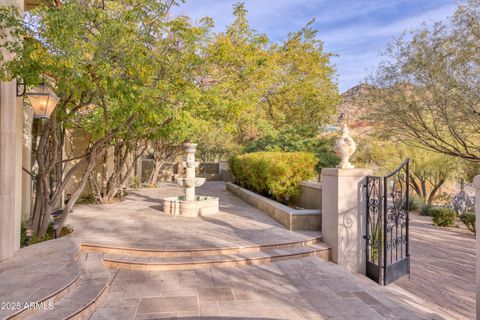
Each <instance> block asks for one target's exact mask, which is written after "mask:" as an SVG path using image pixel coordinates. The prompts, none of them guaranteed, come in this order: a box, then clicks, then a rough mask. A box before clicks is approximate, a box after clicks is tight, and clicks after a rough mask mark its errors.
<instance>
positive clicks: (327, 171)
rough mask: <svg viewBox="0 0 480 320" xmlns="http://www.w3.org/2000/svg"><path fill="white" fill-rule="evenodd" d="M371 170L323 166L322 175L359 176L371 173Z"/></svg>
mask: <svg viewBox="0 0 480 320" xmlns="http://www.w3.org/2000/svg"><path fill="white" fill-rule="evenodd" d="M372 174H373V171H372V170H371V169H360V168H358V169H357V168H354V169H341V168H323V169H322V176H331V177H361V176H368V175H372Z"/></svg>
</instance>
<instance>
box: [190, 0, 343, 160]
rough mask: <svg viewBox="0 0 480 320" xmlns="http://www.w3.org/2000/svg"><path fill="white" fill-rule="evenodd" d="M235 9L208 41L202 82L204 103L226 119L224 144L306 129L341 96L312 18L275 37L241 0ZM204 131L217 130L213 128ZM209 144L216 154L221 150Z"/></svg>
mask: <svg viewBox="0 0 480 320" xmlns="http://www.w3.org/2000/svg"><path fill="white" fill-rule="evenodd" d="M233 13H234V16H235V20H234V22H233V23H232V24H231V25H230V26H228V27H227V29H226V31H225V32H222V33H219V34H217V35H215V37H214V38H213V41H212V42H211V43H209V44H208V47H207V49H206V64H205V72H204V75H205V76H204V77H203V78H202V82H201V83H202V84H203V87H204V90H205V92H206V93H207V94H206V96H205V98H204V99H205V103H206V105H208V106H209V108H210V110H218V111H219V112H223V113H224V114H225V117H224V119H227V118H228V119H229V120H230V121H228V122H220V123H218V124H219V126H221V128H222V129H221V131H223V132H225V134H224V135H222V136H221V139H220V141H221V142H222V144H223V145H228V146H229V147H228V148H226V149H230V150H233V151H237V150H238V148H237V147H236V146H246V145H250V144H255V141H257V140H259V143H263V142H262V140H265V139H266V140H269V139H271V138H272V137H279V138H280V137H281V135H282V134H283V133H287V132H288V131H291V130H292V128H299V131H298V132H297V133H301V132H306V131H309V130H311V128H318V127H320V126H321V125H322V124H324V123H325V122H327V121H328V120H329V116H330V115H331V114H333V113H334V111H335V105H336V104H337V102H338V99H339V95H338V88H337V84H336V81H335V80H336V78H335V77H336V73H335V69H334V67H333V66H332V64H331V62H330V58H331V56H332V55H331V54H329V53H325V52H324V50H323V44H322V42H321V41H319V40H317V39H316V31H315V30H314V29H313V28H312V27H311V26H312V22H310V23H309V24H307V26H305V27H304V28H302V29H301V30H300V31H298V32H293V33H290V34H289V36H288V38H287V39H286V40H285V41H283V42H281V43H275V42H272V41H271V40H270V39H268V37H267V36H266V35H264V34H260V33H258V32H256V31H255V30H253V29H252V28H251V27H250V25H249V23H248V20H247V10H246V8H245V6H244V5H243V4H242V3H239V4H236V5H235V6H234V11H233ZM302 128H305V130H302ZM287 134H288V133H287ZM208 135H212V136H214V135H216V136H220V135H219V134H218V133H215V131H213V132H209V133H208ZM309 137H310V136H304V137H302V139H308V138H309ZM226 139H229V141H226ZM206 147H207V146H206V145H201V146H199V150H202V149H205V150H207V148H206ZM208 149H209V150H211V152H210V153H212V152H215V153H217V154H220V153H224V151H223V150H225V149H223V150H222V151H219V150H218V148H211V147H209V148H208Z"/></svg>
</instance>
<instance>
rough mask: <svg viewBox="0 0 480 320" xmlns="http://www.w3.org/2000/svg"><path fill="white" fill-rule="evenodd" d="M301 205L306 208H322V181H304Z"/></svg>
mask: <svg viewBox="0 0 480 320" xmlns="http://www.w3.org/2000/svg"><path fill="white" fill-rule="evenodd" d="M300 185H301V187H302V195H301V196H300V204H299V205H300V207H302V208H304V209H322V184H321V183H320V182H313V181H302V183H301V184H300Z"/></svg>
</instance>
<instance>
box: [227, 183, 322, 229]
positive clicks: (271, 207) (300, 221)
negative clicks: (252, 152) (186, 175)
mask: <svg viewBox="0 0 480 320" xmlns="http://www.w3.org/2000/svg"><path fill="white" fill-rule="evenodd" d="M227 190H228V191H230V192H231V193H233V194H234V195H236V196H237V197H239V198H240V199H242V200H244V201H245V202H247V203H249V204H250V205H252V206H254V207H255V208H257V209H259V210H262V211H263V212H265V213H266V214H268V215H269V216H271V217H272V218H274V219H275V220H277V221H278V222H280V223H281V224H282V225H283V226H285V227H286V228H287V229H288V230H321V228H322V211H321V210H320V209H302V210H296V209H293V208H290V207H287V206H285V205H283V204H281V203H278V202H276V201H273V200H271V199H268V198H266V197H264V196H261V195H259V194H257V193H255V192H252V191H250V190H247V189H245V188H242V187H240V186H237V185H236V184H233V183H231V182H227Z"/></svg>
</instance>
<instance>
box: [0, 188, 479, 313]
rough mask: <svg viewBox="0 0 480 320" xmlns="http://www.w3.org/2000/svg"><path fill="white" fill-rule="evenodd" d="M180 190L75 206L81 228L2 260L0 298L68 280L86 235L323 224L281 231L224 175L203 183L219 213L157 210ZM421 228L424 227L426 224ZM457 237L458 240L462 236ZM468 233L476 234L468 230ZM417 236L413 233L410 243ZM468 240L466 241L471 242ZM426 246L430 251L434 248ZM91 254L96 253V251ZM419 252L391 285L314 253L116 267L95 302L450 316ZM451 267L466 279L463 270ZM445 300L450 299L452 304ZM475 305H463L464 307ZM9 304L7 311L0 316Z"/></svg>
mask: <svg viewBox="0 0 480 320" xmlns="http://www.w3.org/2000/svg"><path fill="white" fill-rule="evenodd" d="M181 193H182V190H181V189H180V188H179V187H176V186H175V185H173V184H164V185H163V186H162V187H161V188H159V189H144V190H141V191H136V192H130V194H129V195H128V197H127V199H126V201H124V202H121V203H117V204H112V205H103V206H102V205H83V206H77V207H75V210H74V212H73V213H72V214H71V216H70V217H69V219H68V221H67V223H69V224H71V225H72V226H73V227H74V229H75V232H74V233H73V234H72V235H70V236H68V237H65V238H61V239H57V240H53V241H48V242H44V243H41V244H37V245H34V246H31V247H28V248H25V249H22V250H20V251H19V252H18V253H17V254H16V256H15V257H14V258H13V259H11V260H9V261H6V262H3V263H0V281H1V282H0V283H1V286H0V302H7V301H11V302H16V301H21V302H33V301H37V299H39V297H40V296H41V295H45V296H46V295H48V294H51V293H53V292H55V291H56V290H59V289H61V288H63V286H65V284H66V283H67V284H68V283H69V281H72V279H75V276H76V275H78V265H77V261H75V260H74V255H75V252H76V250H77V249H78V247H79V245H80V244H81V243H91V244H97V245H107V246H117V247H118V246H120V247H129V248H143V249H156V250H174V249H176V250H181V249H194V248H195V249H200V248H225V247H228V248H231V247H239V246H255V245H269V244H278V243H287V242H296V241H303V240H306V239H313V238H316V237H318V236H319V235H320V233H319V232H290V231H287V230H285V229H284V228H283V227H282V226H281V225H280V224H278V223H277V222H275V221H274V220H273V219H271V218H270V217H269V216H267V215H265V214H263V213H262V212H260V211H258V210H257V209H255V208H253V207H251V206H249V205H248V204H246V203H245V202H243V201H242V200H240V199H238V198H236V197H235V196H233V195H231V194H229V193H228V192H226V191H225V185H224V183H222V182H208V183H207V184H206V185H205V186H204V187H202V188H200V190H199V192H198V193H199V194H209V195H215V196H219V197H220V204H221V208H220V210H221V212H220V213H219V214H216V215H212V216H211V217H203V218H181V217H172V216H170V215H166V214H164V213H163V212H161V211H160V210H159V208H160V202H159V199H161V198H163V197H166V196H173V195H179V194H181ZM425 228H428V227H425ZM435 230H436V229H435ZM435 230H434V232H436V231H435ZM414 232H415V231H412V234H413V233H414ZM418 232H419V233H420V234H421V233H422V232H424V231H422V230H420V231H418ZM442 232H444V230H441V232H439V233H438V234H437V233H433V234H431V235H430V237H433V238H428V237H426V238H425V239H424V240H418V241H430V242H431V241H432V240H433V241H436V243H435V244H434V245H435V246H437V244H438V242H440V240H441V239H443V233H442ZM452 237H453V238H454V239H456V237H457V236H452ZM418 239H420V238H418ZM465 239H467V240H466V241H472V240H471V236H470V238H469V236H468V235H465ZM415 241H417V240H415V238H413V240H412V242H413V243H415ZM455 241H459V242H458V243H456V242H455V244H450V243H449V244H448V245H445V247H444V250H445V251H444V254H445V255H453V256H455V255H456V254H457V253H458V252H457V253H456V252H453V253H452V252H451V251H452V250H453V251H455V249H459V247H460V242H461V239H460V238H458V239H457V240H455ZM466 243H467V245H469V243H470V242H466ZM432 245H433V244H432ZM442 248H443V247H442ZM416 250H417V249H415V248H412V254H413V255H415V256H416V257H421V256H422V255H423V254H424V252H423V251H421V250H420V251H417V252H416ZM415 252H416V253H415ZM425 252H430V253H431V252H432V250H426V251H425ZM89 254H92V255H94V256H92V259H94V260H95V259H96V258H95V255H96V254H95V253H89ZM100 258H101V257H98V259H100ZM430 258H431V260H428V259H427V257H425V258H422V260H419V262H418V265H419V266H423V267H424V268H425V266H424V263H431V264H433V265H434V264H435V263H438V264H440V263H441V262H436V260H435V256H431V257H430ZM459 259H460V260H461V259H462V257H461V256H459V257H458V258H455V259H454V260H455V261H456V262H457V264H455V265H449V264H443V263H442V265H443V267H442V268H444V271H443V275H445V276H448V275H449V272H448V270H449V269H450V268H452V267H462V262H461V261H458V260H459ZM416 261H417V260H415V258H414V259H413V260H412V278H413V277H415V279H416V280H415V283H413V281H412V282H408V281H407V280H405V279H404V280H401V282H399V283H400V284H399V285H398V286H397V285H394V286H389V287H387V288H384V287H380V286H378V285H376V284H375V283H373V282H372V281H370V280H369V279H366V278H365V277H363V276H361V275H352V274H350V273H348V272H346V271H344V270H343V269H342V268H341V267H340V266H338V265H335V264H333V263H330V262H324V261H322V260H320V259H319V258H317V257H306V258H297V259H294V260H286V261H278V262H272V263H267V264H264V265H256V266H246V267H239V268H206V269H197V270H174V271H173V270H172V271H127V270H120V271H118V270H110V272H111V277H112V279H113V282H112V285H111V287H110V290H109V291H108V292H106V291H105V295H102V299H103V298H105V299H106V300H105V301H104V303H103V304H101V303H100V301H98V305H97V303H95V305H97V306H100V308H98V309H97V311H96V312H95V313H94V314H93V316H92V319H157V318H182V319H202V318H205V319H219V318H221V319H241V318H249V319H259V318H261V319H442V318H444V317H445V318H451V319H454V318H455V317H454V316H452V314H453V313H454V312H455V311H458V310H457V309H455V308H456V307H455V306H454V307H453V309H452V314H450V313H449V312H444V310H442V309H440V308H438V306H437V305H435V304H433V303H431V302H436V303H437V304H441V303H442V301H437V300H435V298H436V295H435V294H434V290H433V289H432V290H430V291H428V290H423V286H424V284H422V283H428V281H430V282H435V280H437V282H438V285H437V287H438V288H441V287H440V286H441V284H442V281H438V279H436V278H435V275H434V273H431V272H430V273H428V276H424V275H423V274H422V273H423V271H419V273H417V271H416V270H419V269H415V268H416V267H415V265H416V263H417V262H416ZM429 261H430V262H429ZM437 268H439V267H437ZM442 268H440V269H442ZM432 269H433V270H435V271H437V269H435V268H432ZM92 270H93V269H92ZM442 270H443V269H442ZM427 271H428V270H427ZM428 272H429V271H428ZM450 272H451V271H450ZM455 272H456V273H457V275H458V277H459V278H460V277H461V273H462V270H456V271H455ZM472 274H473V273H472ZM38 275H40V276H41V279H39V277H38ZM86 276H87V280H88V281H87V282H85V281H83V283H89V281H94V280H96V279H97V278H99V277H98V275H97V274H95V272H90V271H89V272H88V273H86ZM417 277H418V278H417ZM422 277H423V278H425V279H421V278H422ZM429 277H430V280H428V279H429ZM101 278H102V279H103V278H104V276H102V277H101ZM427 280H428V281H427ZM421 281H427V282H421ZM462 281H466V282H469V281H471V280H470V278H467V280H463V279H462V280H460V279H458V282H461V283H462V284H461V285H460V288H464V289H465V291H462V290H463V289H462V290H458V293H459V295H462V294H463V295H464V296H467V297H469V293H468V292H467V291H468V290H469V289H468V288H467V287H465V286H464V284H463V283H464V282H462ZM456 283H457V281H451V282H449V283H448V284H449V285H450V286H451V287H452V290H451V291H452V293H453V292H454V290H457V289H456V288H457V287H456ZM472 283H473V281H472ZM81 286H82V281H80V282H79V284H78V287H77V289H75V290H72V291H71V292H70V293H69V295H70V299H73V298H72V297H75V292H77V293H78V292H82V290H83V289H82V288H81ZM87 289H88V288H87ZM409 291H410V293H409ZM412 293H413V294H412ZM448 294H449V295H450V293H448ZM419 295H421V296H420V297H419ZM449 297H450V296H447V297H446V298H445V299H446V300H448V299H449ZM60 298H61V297H60ZM422 298H423V299H422ZM459 298H460V299H462V298H461V297H459ZM424 299H425V300H429V301H431V302H427V301H425V300H424ZM468 299H470V298H468ZM468 299H467V300H468ZM67 300H68V299H67ZM446 300H445V301H446ZM61 301H62V300H60V303H61ZM63 301H65V299H64V300H63ZM455 301H457V300H455ZM458 301H460V300H458ZM460 302H461V301H460ZM55 306H60V304H57V303H56V304H55ZM443 306H446V307H447V308H450V307H449V306H448V305H447V304H446V303H445V304H443ZM458 308H459V307H458ZM432 310H434V311H432ZM0 311H2V310H0ZM432 312H436V313H438V314H441V316H439V315H438V314H433V313H432ZM470 312H471V311H467V314H466V315H467V316H468V315H469V314H470ZM11 313H12V312H11V311H5V310H3V313H0V319H2V318H3V316H5V315H7V314H11ZM457 314H458V313H457Z"/></svg>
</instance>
